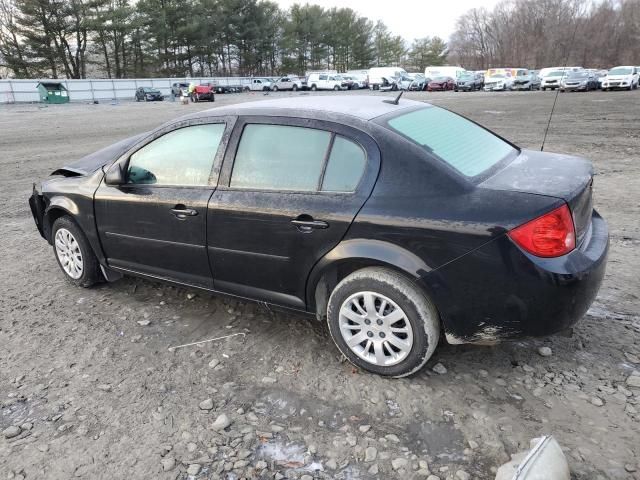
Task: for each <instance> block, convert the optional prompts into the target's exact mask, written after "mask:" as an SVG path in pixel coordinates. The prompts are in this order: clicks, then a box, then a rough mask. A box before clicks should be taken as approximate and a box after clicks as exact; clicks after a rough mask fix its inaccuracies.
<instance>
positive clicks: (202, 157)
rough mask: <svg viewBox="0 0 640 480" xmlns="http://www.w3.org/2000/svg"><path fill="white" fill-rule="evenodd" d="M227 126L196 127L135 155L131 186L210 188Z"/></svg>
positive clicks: (161, 139)
mask: <svg viewBox="0 0 640 480" xmlns="http://www.w3.org/2000/svg"><path fill="white" fill-rule="evenodd" d="M224 129H225V124H224V123H215V124H207V125H194V126H191V127H184V128H180V129H178V130H174V131H172V132H169V133H167V134H165V135H163V136H161V137H159V138H157V139H156V140H154V141H152V142H151V143H148V144H147V145H145V146H144V147H142V148H141V149H140V150H138V151H137V152H135V153H134V154H133V155H131V158H130V159H129V168H128V171H127V183H134V184H146V185H149V184H153V185H181V186H182V185H207V184H208V183H209V175H210V174H211V169H212V167H213V160H214V158H215V156H216V152H217V151H218V146H219V145H220V141H221V140H222V134H223V133H224Z"/></svg>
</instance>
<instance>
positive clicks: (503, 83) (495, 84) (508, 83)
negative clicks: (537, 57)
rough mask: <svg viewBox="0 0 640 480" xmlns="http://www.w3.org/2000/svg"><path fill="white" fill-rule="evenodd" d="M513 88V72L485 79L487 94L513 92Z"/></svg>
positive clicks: (496, 74) (497, 74)
mask: <svg viewBox="0 0 640 480" xmlns="http://www.w3.org/2000/svg"><path fill="white" fill-rule="evenodd" d="M512 87H513V76H512V75H511V72H505V73H494V74H492V75H491V76H488V77H485V78H484V88H483V89H484V91H485V92H499V91H503V92H504V91H507V90H511V88H512Z"/></svg>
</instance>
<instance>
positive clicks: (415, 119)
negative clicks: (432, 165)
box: [387, 107, 517, 177]
mask: <svg viewBox="0 0 640 480" xmlns="http://www.w3.org/2000/svg"><path fill="white" fill-rule="evenodd" d="M387 124H388V125H389V127H391V129H393V130H395V131H396V132H398V133H400V134H401V135H402V136H404V137H406V138H408V139H409V140H411V141H413V142H414V143H416V144H418V146H420V147H422V148H424V149H425V150H426V151H428V152H429V153H431V154H432V155H435V156H436V157H437V158H439V159H440V160H442V161H443V162H445V163H447V164H448V165H450V166H451V167H453V168H455V169H456V170H457V171H459V172H460V173H462V174H463V175H465V176H467V177H475V176H476V175H479V174H481V173H482V172H484V171H486V170H488V169H490V168H491V167H493V166H494V165H496V164H497V163H499V162H500V161H502V160H503V159H505V158H506V157H507V156H509V155H511V154H513V153H514V152H516V151H517V150H516V149H515V148H514V147H512V146H511V145H510V144H508V143H507V142H505V141H504V140H502V139H500V138H498V137H497V136H495V135H494V134H492V133H491V132H489V131H487V130H485V129H484V128H482V127H480V126H478V125H476V124H475V123H473V122H471V121H469V120H467V119H465V118H463V117H461V116H459V115H456V114H455V113H452V112H449V111H447V110H444V109H442V108H438V107H427V108H423V109H420V110H415V111H413V112H410V113H405V114H402V115H399V116H397V117H395V118H392V119H391V120H389V121H388V122H387Z"/></svg>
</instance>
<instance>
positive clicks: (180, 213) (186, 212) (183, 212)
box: [171, 205, 198, 220]
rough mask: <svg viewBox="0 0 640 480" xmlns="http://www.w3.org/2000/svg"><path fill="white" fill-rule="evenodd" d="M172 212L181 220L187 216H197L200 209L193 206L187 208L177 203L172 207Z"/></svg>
mask: <svg viewBox="0 0 640 480" xmlns="http://www.w3.org/2000/svg"><path fill="white" fill-rule="evenodd" d="M171 213H173V214H174V215H175V216H176V217H178V218H179V219H181V220H184V219H185V218H187V217H195V216H196V215H198V211H197V210H194V209H193V208H187V207H185V206H184V205H176V206H175V207H173V208H172V209H171Z"/></svg>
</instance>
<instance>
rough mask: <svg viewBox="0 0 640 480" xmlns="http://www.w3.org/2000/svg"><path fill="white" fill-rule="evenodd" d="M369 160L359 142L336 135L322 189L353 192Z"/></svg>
mask: <svg viewBox="0 0 640 480" xmlns="http://www.w3.org/2000/svg"><path fill="white" fill-rule="evenodd" d="M366 162H367V157H366V156H365V153H364V150H363V149H362V147H361V146H360V145H358V144H357V143H354V142H352V141H351V140H347V139H346V138H344V137H340V136H336V138H335V140H334V141H333V148H332V149H331V155H329V162H328V163H327V169H326V171H325V173H324V179H323V181H322V190H324V191H331V192H353V191H354V190H355V189H356V187H357V186H358V183H359V182H360V178H361V177H362V173H363V172H364V167H365V164H366Z"/></svg>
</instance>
